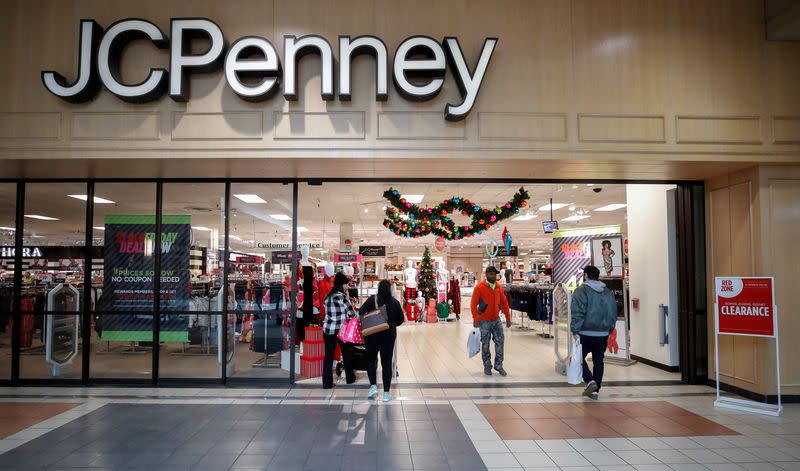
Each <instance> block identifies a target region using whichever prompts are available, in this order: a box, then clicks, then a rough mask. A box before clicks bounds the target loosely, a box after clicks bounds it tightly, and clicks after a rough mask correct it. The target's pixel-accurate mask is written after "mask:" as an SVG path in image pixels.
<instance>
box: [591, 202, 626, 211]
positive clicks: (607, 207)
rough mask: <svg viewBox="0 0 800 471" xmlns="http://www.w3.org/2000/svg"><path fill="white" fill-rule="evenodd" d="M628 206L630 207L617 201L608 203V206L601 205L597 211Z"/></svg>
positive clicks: (613, 209)
mask: <svg viewBox="0 0 800 471" xmlns="http://www.w3.org/2000/svg"><path fill="white" fill-rule="evenodd" d="M627 207H628V205H627V204H623V203H615V204H609V205H606V206H601V207H599V208H597V209H595V211H616V210H618V209H622V208H627Z"/></svg>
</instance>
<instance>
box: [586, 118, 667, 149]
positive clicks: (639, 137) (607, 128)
mask: <svg viewBox="0 0 800 471" xmlns="http://www.w3.org/2000/svg"><path fill="white" fill-rule="evenodd" d="M664 132H665V131H664V117H663V116H621V115H619V116H614V115H605V116H604V115H585V114H579V115H578V140H579V141H582V142H664V139H665V137H664Z"/></svg>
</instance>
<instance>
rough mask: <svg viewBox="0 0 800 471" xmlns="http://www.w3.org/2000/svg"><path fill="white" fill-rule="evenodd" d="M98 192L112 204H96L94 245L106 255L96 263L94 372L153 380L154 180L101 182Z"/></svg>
mask: <svg viewBox="0 0 800 471" xmlns="http://www.w3.org/2000/svg"><path fill="white" fill-rule="evenodd" d="M95 197H101V198H104V199H107V200H109V201H113V203H109V204H97V200H95V206H94V222H93V223H92V228H93V231H94V233H93V245H94V246H96V247H100V248H101V249H102V253H103V257H102V261H100V260H96V261H95V262H94V263H93V266H92V278H91V282H92V300H91V301H92V303H93V304H92V306H93V312H92V337H91V342H92V347H91V359H90V362H91V371H90V376H91V377H93V378H114V379H137V378H138V379H149V378H151V376H152V345H153V275H154V270H155V264H154V256H153V255H154V253H155V250H156V247H155V244H154V242H155V237H154V235H155V214H156V185H155V184H154V183H98V184H97V185H95ZM162 242H163V241H162ZM162 246H163V243H162Z"/></svg>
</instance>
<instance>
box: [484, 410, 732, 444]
mask: <svg viewBox="0 0 800 471" xmlns="http://www.w3.org/2000/svg"><path fill="white" fill-rule="evenodd" d="M478 409H479V410H480V411H481V412H482V413H483V416H484V417H485V418H486V419H487V420H488V421H489V423H490V424H491V426H492V427H493V428H494V430H495V432H497V434H498V435H499V436H500V437H501V438H502V439H503V440H528V439H534V440H535V439H537V438H545V439H568V438H573V439H574V438H620V437H689V436H712V435H713V436H725V435H738V433H737V432H736V431H734V430H732V429H730V428H728V427H726V426H724V425H720V424H718V423H716V422H713V421H711V420H709V419H706V418H704V417H701V416H699V415H697V414H695V413H693V412H691V411H688V410H686V409H684V408H681V407H678V406H675V405H673V404H670V403H668V402H666V401H642V402H636V403H630V404H629V403H622V402H620V403H610V402H609V403H595V402H583V403H566V402H565V403H545V404H535V403H533V404H524V403H520V404H479V405H478ZM531 415H540V416H544V415H549V416H550V417H551V418H529V416H531ZM523 416H524V417H523ZM526 425H527V427H526ZM536 435H538V437H537V436H536Z"/></svg>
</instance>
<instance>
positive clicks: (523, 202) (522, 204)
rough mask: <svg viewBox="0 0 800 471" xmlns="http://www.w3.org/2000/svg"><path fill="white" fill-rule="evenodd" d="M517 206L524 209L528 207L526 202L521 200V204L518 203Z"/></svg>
mask: <svg viewBox="0 0 800 471" xmlns="http://www.w3.org/2000/svg"><path fill="white" fill-rule="evenodd" d="M519 205H520V206H522V207H523V208H524V207H526V206H528V202H527V201H524V200H523V201H522V203H520V204H519Z"/></svg>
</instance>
